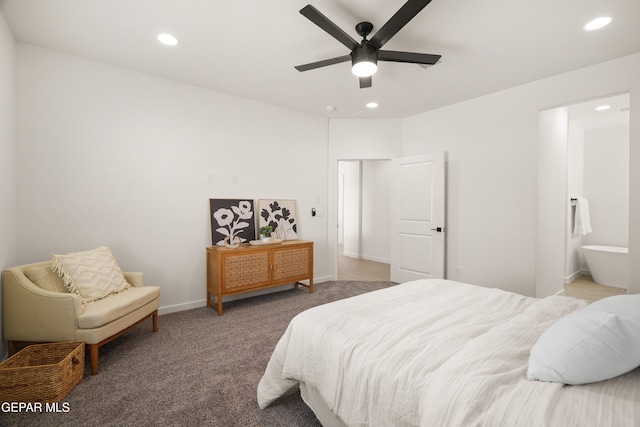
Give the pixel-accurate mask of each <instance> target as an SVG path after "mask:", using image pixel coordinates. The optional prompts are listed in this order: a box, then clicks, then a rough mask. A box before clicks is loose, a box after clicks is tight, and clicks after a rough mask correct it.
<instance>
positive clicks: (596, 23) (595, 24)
mask: <svg viewBox="0 0 640 427" xmlns="http://www.w3.org/2000/svg"><path fill="white" fill-rule="evenodd" d="M610 22H611V18H610V17H608V16H601V17H600V18H596V19H594V20H593V21H590V22H588V23H587V25H585V26H584V29H585V30H586V31H593V30H597V29H598V28H602V27H604V26H607V25H609V23H610Z"/></svg>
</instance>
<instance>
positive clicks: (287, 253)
mask: <svg viewBox="0 0 640 427" xmlns="http://www.w3.org/2000/svg"><path fill="white" fill-rule="evenodd" d="M300 280H309V284H308V285H305V284H304V283H300ZM285 283H295V285H296V288H297V287H298V286H299V285H302V286H305V287H307V288H309V292H310V293H313V242H306V241H303V240H285V241H283V242H281V243H277V244H273V245H258V246H251V245H249V244H242V245H240V246H239V247H237V248H235V249H230V248H225V247H223V246H211V247H208V248H207V307H213V306H214V304H215V305H216V306H217V308H218V316H222V299H223V297H225V296H227V295H235V294H241V293H245V292H251V291H255V290H258V289H264V288H269V287H272V286H278V285H282V284H285ZM214 295H215V297H216V298H215V303H214V301H213V296H214Z"/></svg>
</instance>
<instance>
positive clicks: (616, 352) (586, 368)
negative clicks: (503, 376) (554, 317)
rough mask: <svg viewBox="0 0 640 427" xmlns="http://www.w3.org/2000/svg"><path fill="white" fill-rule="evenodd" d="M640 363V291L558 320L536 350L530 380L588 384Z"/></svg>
mask: <svg viewBox="0 0 640 427" xmlns="http://www.w3.org/2000/svg"><path fill="white" fill-rule="evenodd" d="M638 366H640V294H637V295H616V296H613V297H608V298H604V299H602V300H599V301H596V302H594V303H593V304H590V305H588V306H586V307H584V308H582V309H580V310H576V311H574V312H573V313H570V314H568V315H566V316H565V317H563V318H561V319H559V320H558V321H556V322H555V323H554V324H553V325H551V327H550V328H549V329H547V330H546V331H545V332H544V333H543V334H542V335H541V336H540V338H539V339H538V341H537V342H536V344H535V345H534V346H533V349H532V350H531V355H530V357H529V368H528V370H527V379H528V380H538V381H549V382H559V383H563V384H587V383H592V382H597V381H603V380H606V379H609V378H613V377H616V376H618V375H622V374H624V373H626V372H629V371H631V370H633V369H635V368H637V367H638Z"/></svg>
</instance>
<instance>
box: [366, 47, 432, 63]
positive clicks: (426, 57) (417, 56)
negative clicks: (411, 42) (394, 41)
mask: <svg viewBox="0 0 640 427" xmlns="http://www.w3.org/2000/svg"><path fill="white" fill-rule="evenodd" d="M441 57H442V55H432V54H430V53H413V52H397V51H395V50H379V51H378V61H390V62H411V63H414V64H429V65H433V64H435V63H436V62H438V60H440V58H441Z"/></svg>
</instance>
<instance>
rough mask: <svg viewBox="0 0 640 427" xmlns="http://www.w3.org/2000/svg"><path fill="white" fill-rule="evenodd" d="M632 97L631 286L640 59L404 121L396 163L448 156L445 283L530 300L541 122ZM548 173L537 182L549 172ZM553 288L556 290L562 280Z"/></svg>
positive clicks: (638, 220) (637, 225)
mask: <svg viewBox="0 0 640 427" xmlns="http://www.w3.org/2000/svg"><path fill="white" fill-rule="evenodd" d="M628 91H630V93H631V111H632V118H631V121H632V123H631V139H630V141H631V142H630V164H631V165H632V166H631V171H632V172H631V178H630V182H631V188H630V194H631V200H632V202H631V208H630V209H631V210H630V220H631V222H630V244H629V251H630V257H631V258H632V262H631V265H633V266H634V267H633V268H634V271H633V272H632V274H634V276H632V277H637V278H640V172H639V171H640V121H638V120H637V119H635V120H634V117H633V115H634V114H635V115H636V117H637V114H638V113H637V112H638V111H640V105H639V103H640V101H639V100H640V54H635V55H630V56H627V57H623V58H619V59H617V60H613V61H609V62H605V63H602V64H598V65H595V66H592V67H587V68H584V69H580V70H577V71H573V72H570V73H566V74H562V75H559V76H555V77H551V78H548V79H544V80H540V81H537V82H533V83H530V84H527V85H522V86H518V87H515V88H512V89H508V90H505V91H501V92H497V93H494V94H491V95H487V96H484V97H480V98H476V99H473V100H470V101H467V102H463V103H459V104H456V105H452V106H448V107H444V108H440V109H438V110H434V111H429V112H425V113H423V114H419V115H416V116H413V117H409V118H407V119H405V120H404V121H403V129H402V132H403V144H402V155H412V154H421V153H428V152H434V151H446V152H447V153H448V159H449V162H448V166H447V167H448V169H447V190H448V193H447V197H448V203H447V212H448V213H447V245H448V248H447V275H448V277H449V278H460V279H462V280H464V281H467V282H471V283H476V284H481V285H485V286H491V287H500V288H504V289H508V290H512V291H516V292H519V293H522V294H525V295H535V294H536V285H535V283H536V268H535V266H536V249H535V248H536V222H537V214H536V211H537V204H536V200H537V195H538V191H540V192H545V191H547V189H546V188H538V185H537V174H538V172H537V170H538V168H537V160H538V159H537V144H538V135H537V133H538V112H539V111H540V110H544V109H548V108H551V107H555V106H560V105H566V104H570V103H574V102H578V101H581V100H585V99H590V98H596V97H601V96H604V95H608V94H613V93H622V92H628ZM634 106H635V108H634ZM634 112H635V113H634ZM634 141H635V142H634ZM633 165H636V167H635V168H634V166H633ZM544 166H545V165H544V164H542V165H541V173H544V171H545V170H548V169H545V167H544ZM636 183H637V184H636ZM562 203H564V200H563V201H562ZM634 212H635V215H634ZM560 214H561V216H560V217H559V218H557V219H556V220H557V221H559V222H560V224H561V225H564V221H565V215H564V214H565V210H564V209H562V210H561V212H560ZM537 231H538V233H548V232H550V230H545V229H541V230H537ZM563 242H564V240H562V241H561V242H560V244H561V245H562V243H563ZM634 259H635V260H636V262H633V260H634ZM557 262H558V263H559V264H560V265H561V267H560V269H559V270H558V269H556V268H555V267H549V266H546V265H544V263H543V264H541V265H539V267H540V271H539V273H541V271H542V270H544V269H546V268H548V267H549V269H550V270H553V271H556V270H557V271H559V272H560V275H561V274H562V272H563V268H564V267H563V266H564V256H561V257H560V259H558V260H557ZM457 268H460V269H461V270H462V275H461V276H459V275H457V274H456V273H457ZM559 280H560V281H559V282H558V283H560V284H561V280H562V277H560V278H559ZM636 283H638V285H637V287H638V288H637V290H636V292H640V280H637V281H636ZM553 286H556V285H555V284H554V285H553ZM552 288H553V287H551V288H546V289H544V290H542V289H541V290H540V291H539V292H538V295H539V296H545V295H548V294H549V293H548V292H549V291H551V289H552ZM553 289H555V288H553Z"/></svg>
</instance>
